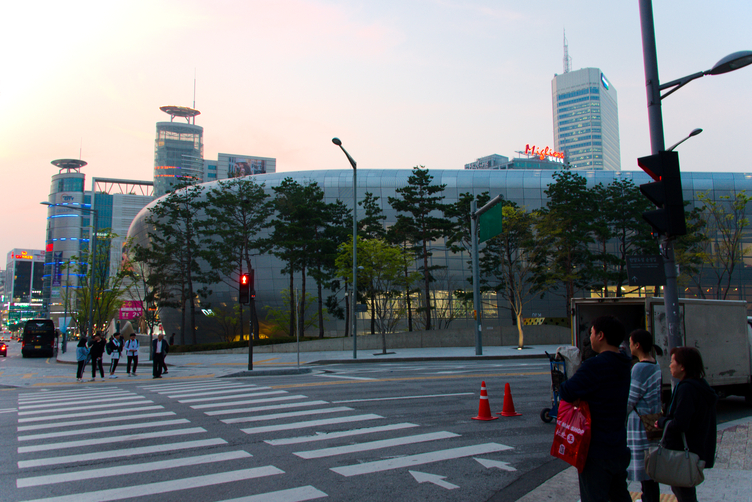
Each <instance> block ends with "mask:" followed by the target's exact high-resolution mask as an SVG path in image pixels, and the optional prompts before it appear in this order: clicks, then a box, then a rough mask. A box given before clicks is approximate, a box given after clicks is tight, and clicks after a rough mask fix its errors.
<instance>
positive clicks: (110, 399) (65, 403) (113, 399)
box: [18, 393, 144, 410]
mask: <svg viewBox="0 0 752 502" xmlns="http://www.w3.org/2000/svg"><path fill="white" fill-rule="evenodd" d="M122 396H123V397H112V396H106V399H107V401H106V402H108V403H112V402H116V401H128V400H129V399H139V398H141V399H144V398H143V397H142V396H139V395H138V394H131V393H127V394H123V395H122ZM86 398H87V399H85V400H83V401H81V400H80V398H75V400H70V399H66V400H64V401H58V402H53V403H47V404H31V405H26V404H24V405H23V406H19V407H18V409H19V410H31V409H34V408H52V407H54V406H71V405H74V404H88V403H91V402H92V400H93V397H92V396H86ZM100 401H101V399H100Z"/></svg>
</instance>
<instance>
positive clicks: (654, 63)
mask: <svg viewBox="0 0 752 502" xmlns="http://www.w3.org/2000/svg"><path fill="white" fill-rule="evenodd" d="M640 26H641V31H642V55H643V62H644V66H645V85H646V90H647V101H648V123H649V127H650V147H651V153H652V154H653V155H657V154H658V153H659V152H663V151H667V150H666V148H665V143H664V138H663V115H662V111H661V100H662V99H663V98H665V97H667V96H669V95H671V94H672V93H674V92H675V91H677V90H679V89H680V88H681V87H684V86H685V85H687V84H688V83H689V82H691V81H692V80H695V79H698V78H700V77H704V76H705V75H721V74H723V73H728V72H730V71H734V70H738V69H739V68H743V67H745V66H747V65H749V64H752V51H740V52H735V53H733V54H729V55H728V56H726V57H725V58H723V59H721V60H720V61H718V62H717V63H716V64H715V66H713V68H711V69H710V70H706V71H701V72H697V73H693V74H692V75H687V76H686V77H682V78H680V79H677V80H672V81H671V82H667V83H665V84H661V83H660V80H659V78H658V56H657V54H656V47H655V27H654V23H653V2H652V0H640ZM664 90H668V92H666V93H665V94H663V95H661V91H664ZM695 131H697V130H695ZM695 131H692V133H693V134H691V135H690V137H691V136H693V135H696V134H699V132H695ZM685 139H686V138H685ZM682 141H684V140H682ZM679 143H681V141H680V142H679ZM679 143H677V144H676V145H673V146H672V147H671V149H673V148H676V146H678V144H679ZM661 239H662V241H663V242H662V243H661V248H662V250H663V255H664V256H663V263H664V269H665V272H666V286H665V287H664V290H663V296H664V304H665V308H666V321H667V325H668V350H669V353H671V350H673V349H674V348H675V347H680V346H681V345H682V338H681V333H680V332H679V292H678V287H677V284H676V262H675V258H674V240H673V237H669V236H665V235H664V236H661Z"/></svg>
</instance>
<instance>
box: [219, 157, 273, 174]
mask: <svg viewBox="0 0 752 502" xmlns="http://www.w3.org/2000/svg"><path fill="white" fill-rule="evenodd" d="M228 160H229V164H228V166H227V177H228V178H238V177H240V176H249V175H251V174H266V160H264V159H258V158H253V157H229V159H228Z"/></svg>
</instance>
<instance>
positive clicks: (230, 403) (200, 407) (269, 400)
mask: <svg viewBox="0 0 752 502" xmlns="http://www.w3.org/2000/svg"><path fill="white" fill-rule="evenodd" d="M274 394H287V391H284V390H275V391H272V392H260V393H258V394H248V395H249V396H265V395H274ZM237 397H238V396H230V397H229V398H228V397H227V396H225V397H223V398H222V399H235V398H237ZM306 397H307V396H303V395H302V394H296V395H290V394H288V395H286V396H280V397H266V398H263V399H247V400H245V401H225V402H222V403H206V404H194V405H193V406H191V408H193V409H194V410H203V409H205V408H218V407H221V406H240V405H243V404H256V403H272V402H275V401H286V400H289V399H301V398H306ZM189 401H194V400H193V399H189ZM196 401H204V400H203V399H196ZM178 402H179V403H182V404H185V401H178Z"/></svg>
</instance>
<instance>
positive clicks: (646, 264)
mask: <svg viewBox="0 0 752 502" xmlns="http://www.w3.org/2000/svg"><path fill="white" fill-rule="evenodd" d="M627 275H628V277H629V285H630V286H664V285H665V284H666V272H665V270H664V269H663V257H662V256H661V255H658V254H657V255H650V254H638V255H632V256H627Z"/></svg>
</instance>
